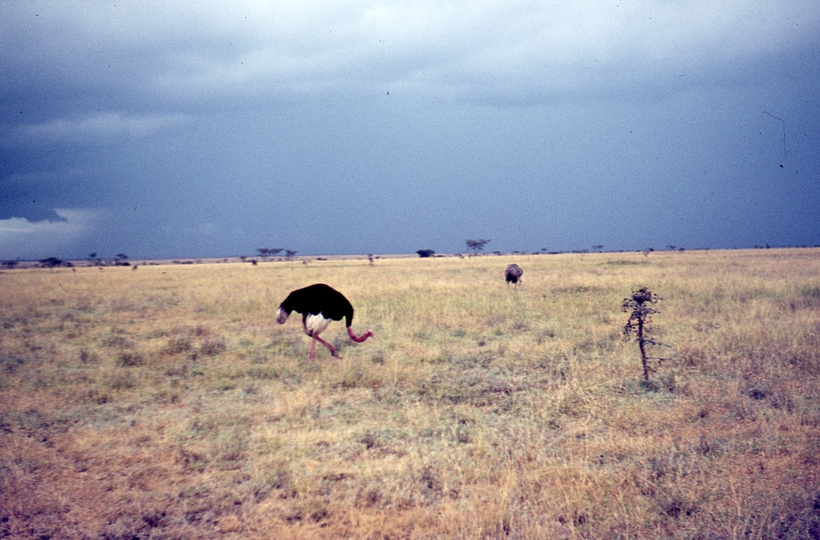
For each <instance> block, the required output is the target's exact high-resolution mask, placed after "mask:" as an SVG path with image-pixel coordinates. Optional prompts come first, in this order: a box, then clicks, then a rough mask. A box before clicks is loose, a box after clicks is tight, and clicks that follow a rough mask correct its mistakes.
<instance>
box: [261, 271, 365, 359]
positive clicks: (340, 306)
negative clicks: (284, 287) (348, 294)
mask: <svg viewBox="0 0 820 540" xmlns="http://www.w3.org/2000/svg"><path fill="white" fill-rule="evenodd" d="M292 311H296V312H297V313H301V314H302V328H304V330H305V334H307V335H308V336H310V337H312V338H313V341H312V342H311V344H310V359H311V360H313V355H314V351H315V350H316V342H317V341H318V342H319V343H321V344H322V345H324V346H325V347H327V348H328V350H329V351H330V354H331V355H333V356H335V357H336V358H339V354H338V353H337V352H336V348H335V347H334V346H333V345H331V344H330V343H328V342H327V341H325V340H323V339H322V338H320V337H319V334H320V333H322V332H323V331H324V330H325V328H327V326H328V325H329V324H330V323H331V321H341V320H342V319H344V320H345V325H346V326H347V335H348V336H350V339H352V340H353V341H355V342H356V343H361V342H362V341H364V340H366V339H367V338H369V337H373V332H371V331H370V330H368V331H367V332H365V333H364V334H362V335H361V336H357V335H356V334H355V333H354V332H353V329H352V328H351V327H350V324H351V323H352V322H353V306H351V305H350V302H348V301H347V298H345V297H344V296H343V295H342V293H340V292H339V291H337V290H336V289H334V288H332V287H330V286H328V285H325V284H324V283H316V284H315V285H310V286H308V287H305V288H304V289H297V290H295V291H293V292H292V293H290V294H289V295H288V297H287V298H285V301H284V302H282V303H281V304H280V305H279V312H278V313H277V314H276V322H278V323H279V324H285V321H287V320H288V316H289V315H290V314H291V312H292Z"/></svg>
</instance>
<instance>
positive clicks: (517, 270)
mask: <svg viewBox="0 0 820 540" xmlns="http://www.w3.org/2000/svg"><path fill="white" fill-rule="evenodd" d="M523 273H524V271H523V270H521V267H520V266H518V265H517V264H511V265H509V266H508V267H507V270H506V271H505V272H504V277H505V278H506V280H507V283H512V284H513V285H518V284H519V283H521V275H522V274H523Z"/></svg>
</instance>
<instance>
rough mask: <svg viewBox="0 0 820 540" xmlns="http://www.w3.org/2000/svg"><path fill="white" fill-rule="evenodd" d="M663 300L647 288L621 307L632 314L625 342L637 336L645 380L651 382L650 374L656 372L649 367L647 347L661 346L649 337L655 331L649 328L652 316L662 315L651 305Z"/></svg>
mask: <svg viewBox="0 0 820 540" xmlns="http://www.w3.org/2000/svg"><path fill="white" fill-rule="evenodd" d="M659 300H661V298H659V297H658V295H657V294H655V293H653V292H652V291H650V290H649V289H647V288H646V287H643V288H641V289H639V290H637V291H633V292H632V296H630V297H629V298H624V302H623V304H622V305H621V311H624V312H631V313H630V314H629V320H627V321H626V325H625V326H624V340H625V341H629V340H630V339H631V337H632V335H633V334H634V335H635V340H636V341H637V342H638V348H639V349H640V351H641V362H642V363H643V378H644V381H646V382H649V372H650V371H654V370H653V369H652V368H650V367H649V360H650V358H649V357H647V356H646V346H647V345H661V343H660V342H659V341H657V340H656V339H654V338H652V337H650V336H649V334H651V333H653V329H652V328H651V327H649V326H648V324H649V322H650V320H651V317H652V315H654V314H656V313H660V312H659V311H658V310H656V309H655V308H653V307H652V306H651V305H650V304H655V303H657V302H658V301H659ZM655 360H658V362H662V361H663V360H664V359H663V358H655Z"/></svg>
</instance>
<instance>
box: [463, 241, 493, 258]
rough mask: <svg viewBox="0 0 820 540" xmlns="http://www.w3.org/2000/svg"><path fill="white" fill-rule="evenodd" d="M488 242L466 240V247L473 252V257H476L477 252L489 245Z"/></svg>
mask: <svg viewBox="0 0 820 540" xmlns="http://www.w3.org/2000/svg"><path fill="white" fill-rule="evenodd" d="M489 243H490V241H489V240H483V239H482V240H467V247H468V248H470V249H472V250H473V255H478V252H479V251H482V250H483V249H484V246H486V245H487V244H489Z"/></svg>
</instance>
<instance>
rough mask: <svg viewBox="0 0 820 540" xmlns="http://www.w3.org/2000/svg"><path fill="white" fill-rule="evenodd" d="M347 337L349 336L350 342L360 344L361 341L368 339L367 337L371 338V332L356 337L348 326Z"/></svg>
mask: <svg viewBox="0 0 820 540" xmlns="http://www.w3.org/2000/svg"><path fill="white" fill-rule="evenodd" d="M347 335H348V336H350V339H352V340H353V341H355V342H356V343H361V342H362V341H364V340H366V339H367V338H369V337H373V332H371V331H370V330H368V331H367V332H365V333H364V334H362V335H361V336H357V335H356V334H355V333H354V332H353V328H351V327H350V326H348V327H347Z"/></svg>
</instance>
